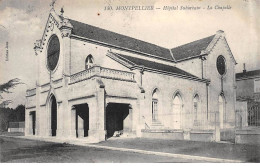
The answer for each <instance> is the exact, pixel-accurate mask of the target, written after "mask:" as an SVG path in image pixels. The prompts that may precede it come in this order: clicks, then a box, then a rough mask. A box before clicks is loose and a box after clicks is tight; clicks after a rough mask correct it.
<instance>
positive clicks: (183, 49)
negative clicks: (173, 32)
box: [171, 35, 215, 61]
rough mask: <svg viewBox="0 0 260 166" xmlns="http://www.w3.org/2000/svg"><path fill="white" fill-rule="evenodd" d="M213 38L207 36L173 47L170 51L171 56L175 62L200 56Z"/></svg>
mask: <svg viewBox="0 0 260 166" xmlns="http://www.w3.org/2000/svg"><path fill="white" fill-rule="evenodd" d="M214 37H215V35H212V36H208V37H206V38H203V39H200V40H196V41H193V42H191V43H188V44H184V45H181V46H178V47H175V48H173V49H171V52H172V55H173V56H174V58H175V60H176V61H180V60H184V59H187V58H191V57H195V56H198V55H200V54H201V51H203V50H205V49H206V48H207V47H208V45H209V44H210V42H211V41H212V40H213V38H214Z"/></svg>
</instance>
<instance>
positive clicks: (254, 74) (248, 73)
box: [236, 70, 260, 80]
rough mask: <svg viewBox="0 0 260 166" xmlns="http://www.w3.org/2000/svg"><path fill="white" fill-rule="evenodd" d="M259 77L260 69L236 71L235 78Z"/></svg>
mask: <svg viewBox="0 0 260 166" xmlns="http://www.w3.org/2000/svg"><path fill="white" fill-rule="evenodd" d="M255 77H260V70H252V71H245V72H242V73H236V80H240V79H250V78H255Z"/></svg>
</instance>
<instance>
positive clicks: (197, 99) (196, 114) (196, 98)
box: [193, 94, 200, 121]
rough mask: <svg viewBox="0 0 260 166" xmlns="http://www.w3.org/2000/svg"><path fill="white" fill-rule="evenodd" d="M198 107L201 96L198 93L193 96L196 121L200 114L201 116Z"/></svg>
mask: <svg viewBox="0 0 260 166" xmlns="http://www.w3.org/2000/svg"><path fill="white" fill-rule="evenodd" d="M198 107H199V96H198V95H197V94H196V95H195V96H194V98H193V111H194V120H195V121H196V120H198V116H200V112H199V111H198ZM198 114H199V115H198Z"/></svg>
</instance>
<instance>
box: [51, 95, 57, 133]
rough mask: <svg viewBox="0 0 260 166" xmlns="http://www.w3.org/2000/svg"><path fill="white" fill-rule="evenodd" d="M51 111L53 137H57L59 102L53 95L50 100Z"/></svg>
mask: <svg viewBox="0 0 260 166" xmlns="http://www.w3.org/2000/svg"><path fill="white" fill-rule="evenodd" d="M50 110H51V136H56V130H57V102H56V98H55V96H54V95H53V96H52V97H51V100H50Z"/></svg>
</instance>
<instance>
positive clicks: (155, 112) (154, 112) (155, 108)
mask: <svg viewBox="0 0 260 166" xmlns="http://www.w3.org/2000/svg"><path fill="white" fill-rule="evenodd" d="M152 120H153V121H157V120H158V89H154V91H153V94H152Z"/></svg>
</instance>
